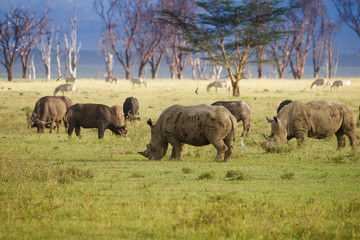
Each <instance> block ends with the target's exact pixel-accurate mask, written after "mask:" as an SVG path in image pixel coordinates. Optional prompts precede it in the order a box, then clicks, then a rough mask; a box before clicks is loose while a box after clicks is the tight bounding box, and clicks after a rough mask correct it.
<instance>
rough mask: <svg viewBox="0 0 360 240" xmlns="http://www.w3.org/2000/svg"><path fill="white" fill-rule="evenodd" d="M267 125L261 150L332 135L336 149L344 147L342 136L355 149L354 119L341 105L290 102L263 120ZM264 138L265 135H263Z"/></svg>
mask: <svg viewBox="0 0 360 240" xmlns="http://www.w3.org/2000/svg"><path fill="white" fill-rule="evenodd" d="M267 120H268V122H269V123H271V134H270V136H268V137H266V138H267V141H266V142H263V143H262V144H260V145H262V146H263V147H267V146H272V145H274V144H277V143H285V142H286V141H287V140H290V139H292V138H296V140H297V141H298V144H300V143H301V142H302V141H304V140H305V139H306V138H307V137H309V138H316V139H323V138H326V137H328V136H331V135H332V134H335V135H336V137H337V142H338V149H339V148H342V147H345V144H346V141H345V136H347V137H348V138H349V140H350V145H351V146H352V148H353V149H356V147H357V144H358V141H357V138H356V118H355V116H354V113H353V112H352V111H351V110H350V109H349V108H348V107H347V106H346V105H345V104H343V103H336V102H330V101H324V100H321V101H310V102H303V101H294V102H291V103H289V104H288V105H286V106H284V107H283V109H282V110H281V111H280V112H279V114H278V115H277V117H274V118H273V119H269V118H267ZM264 136H265V135H264Z"/></svg>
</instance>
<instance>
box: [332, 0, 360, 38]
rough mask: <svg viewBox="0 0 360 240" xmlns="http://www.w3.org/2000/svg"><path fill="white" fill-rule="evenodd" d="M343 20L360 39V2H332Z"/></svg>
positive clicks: (334, 0)
mask: <svg viewBox="0 0 360 240" xmlns="http://www.w3.org/2000/svg"><path fill="white" fill-rule="evenodd" d="M332 2H333V3H334V5H335V7H336V9H337V10H338V12H339V15H340V17H341V19H342V20H343V21H344V22H345V23H346V25H348V26H349V27H350V28H351V29H352V30H354V31H355V32H356V33H357V35H358V36H359V37H360V1H359V0H332Z"/></svg>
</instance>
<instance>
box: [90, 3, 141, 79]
mask: <svg viewBox="0 0 360 240" xmlns="http://www.w3.org/2000/svg"><path fill="white" fill-rule="evenodd" d="M143 2H144V0H108V1H107V3H108V4H107V6H105V3H106V2H105V1H104V0H95V2H94V7H95V10H96V12H97V14H98V15H99V16H100V17H101V18H102V19H103V21H104V25H105V28H106V29H107V31H105V33H104V34H105V36H104V37H106V38H108V39H110V40H111V46H112V49H113V51H114V54H115V56H116V57H117V59H118V61H119V62H120V64H121V66H122V67H123V68H124V70H125V77H126V79H130V72H131V60H132V56H133V55H132V51H133V44H134V37H135V34H136V32H137V31H138V27H139V24H140V12H141V7H142V4H143ZM113 10H114V12H113ZM115 10H116V12H115ZM119 45H121V46H119Z"/></svg>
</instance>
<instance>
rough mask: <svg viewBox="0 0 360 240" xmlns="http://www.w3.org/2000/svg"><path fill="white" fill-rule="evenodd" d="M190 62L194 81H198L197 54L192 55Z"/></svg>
mask: <svg viewBox="0 0 360 240" xmlns="http://www.w3.org/2000/svg"><path fill="white" fill-rule="evenodd" d="M189 61H190V65H191V69H192V71H191V73H192V79H196V65H197V56H195V54H190V56H189Z"/></svg>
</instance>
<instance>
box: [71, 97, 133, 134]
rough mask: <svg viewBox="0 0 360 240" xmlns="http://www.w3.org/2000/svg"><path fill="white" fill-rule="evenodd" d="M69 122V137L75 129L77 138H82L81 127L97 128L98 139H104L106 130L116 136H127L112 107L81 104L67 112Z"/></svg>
mask: <svg viewBox="0 0 360 240" xmlns="http://www.w3.org/2000/svg"><path fill="white" fill-rule="evenodd" d="M67 115H68V116H67V117H68V121H69V130H68V135H69V136H71V134H72V132H73V131H74V128H75V133H76V136H78V137H80V127H83V128H97V129H98V138H103V137H104V131H105V129H110V130H111V131H112V132H113V133H115V134H116V135H123V136H124V137H125V136H126V133H127V130H126V127H125V126H122V125H121V123H120V122H119V120H118V119H117V117H116V115H115V112H114V111H113V110H111V108H110V107H108V106H105V105H102V104H90V103H89V104H80V103H77V104H75V105H73V106H71V107H70V108H69V109H68V111H67Z"/></svg>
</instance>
